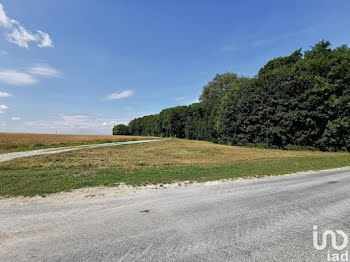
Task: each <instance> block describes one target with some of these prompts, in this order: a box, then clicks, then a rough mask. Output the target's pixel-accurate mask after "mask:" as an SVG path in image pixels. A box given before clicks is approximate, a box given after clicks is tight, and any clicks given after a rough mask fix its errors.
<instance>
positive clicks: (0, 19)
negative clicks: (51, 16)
mask: <svg viewBox="0 0 350 262" xmlns="http://www.w3.org/2000/svg"><path fill="white" fill-rule="evenodd" d="M0 26H2V27H3V28H5V30H6V31H7V40H8V41H9V42H10V43H14V44H16V45H18V46H20V47H23V48H29V44H30V43H32V42H33V43H36V44H37V46H38V47H40V48H41V47H53V43H52V40H51V38H50V36H49V35H48V34H47V33H44V32H42V31H40V30H38V31H36V33H32V32H30V31H28V30H27V29H25V28H24V27H23V26H21V24H20V23H19V22H17V21H16V20H14V19H10V18H9V17H8V16H7V15H6V12H5V10H4V7H3V5H2V4H1V3H0Z"/></svg>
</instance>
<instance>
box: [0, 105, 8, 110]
mask: <svg viewBox="0 0 350 262" xmlns="http://www.w3.org/2000/svg"><path fill="white" fill-rule="evenodd" d="M0 109H1V110H6V109H8V106H5V105H0Z"/></svg>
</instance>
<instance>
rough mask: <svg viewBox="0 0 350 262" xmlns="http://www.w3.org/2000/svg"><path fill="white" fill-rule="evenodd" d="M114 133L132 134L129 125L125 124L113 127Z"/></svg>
mask: <svg viewBox="0 0 350 262" xmlns="http://www.w3.org/2000/svg"><path fill="white" fill-rule="evenodd" d="M113 135H130V131H129V127H128V126H126V125H123V124H119V125H116V126H115V127H114V128H113Z"/></svg>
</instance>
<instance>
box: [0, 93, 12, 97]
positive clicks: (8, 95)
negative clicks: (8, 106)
mask: <svg viewBox="0 0 350 262" xmlns="http://www.w3.org/2000/svg"><path fill="white" fill-rule="evenodd" d="M10 96H12V95H11V94H9V93H6V92H0V97H10Z"/></svg>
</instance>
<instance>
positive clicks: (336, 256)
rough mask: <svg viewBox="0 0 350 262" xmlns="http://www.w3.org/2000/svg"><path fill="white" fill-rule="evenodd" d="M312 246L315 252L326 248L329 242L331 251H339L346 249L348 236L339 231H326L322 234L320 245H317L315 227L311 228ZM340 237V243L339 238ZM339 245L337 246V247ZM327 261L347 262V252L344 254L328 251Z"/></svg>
mask: <svg viewBox="0 0 350 262" xmlns="http://www.w3.org/2000/svg"><path fill="white" fill-rule="evenodd" d="M313 229H314V232H313V244H314V248H316V249H317V250H324V249H325V248H326V247H327V244H328V243H327V240H328V239H330V240H331V244H332V247H333V249H335V250H337V251H340V250H343V249H344V248H346V247H347V245H348V242H349V239H348V236H347V235H346V234H345V233H344V232H343V231H341V230H335V232H334V231H333V230H326V231H324V232H323V233H322V238H321V244H319V239H318V232H317V226H316V225H315V226H314V227H313ZM338 236H339V237H340V243H338V241H339V237H338ZM338 244H339V245H338ZM327 261H349V251H346V252H343V253H341V252H331V251H328V254H327Z"/></svg>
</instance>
